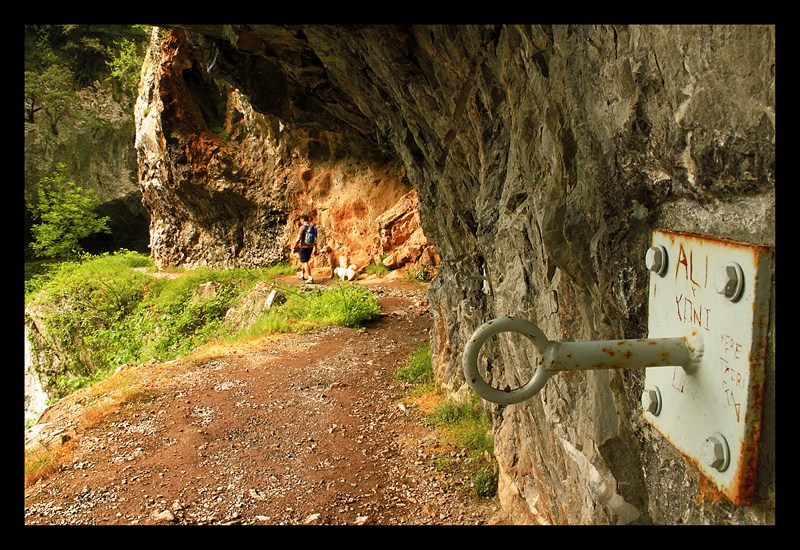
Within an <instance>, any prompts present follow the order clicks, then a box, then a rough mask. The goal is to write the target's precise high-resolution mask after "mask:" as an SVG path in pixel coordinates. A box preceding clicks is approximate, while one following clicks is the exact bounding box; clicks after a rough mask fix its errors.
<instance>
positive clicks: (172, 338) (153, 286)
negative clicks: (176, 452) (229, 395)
mask: <svg viewBox="0 0 800 550" xmlns="http://www.w3.org/2000/svg"><path fill="white" fill-rule="evenodd" d="M154 271H155V270H154V266H153V262H152V260H151V259H150V258H149V257H148V256H145V255H142V254H139V253H133V252H128V251H120V252H118V253H113V254H111V253H109V254H103V255H100V256H90V255H86V256H84V257H83V258H81V259H80V260H77V261H71V262H64V263H59V264H56V263H48V264H38V265H37V266H35V268H33V269H30V270H28V269H26V275H30V276H29V277H28V276H26V285H25V289H26V294H25V305H26V308H27V309H28V310H29V311H30V312H31V313H32V314H34V315H35V316H36V318H37V321H38V322H39V324H40V326H42V327H43V328H44V331H43V334H44V336H45V338H44V343H43V344H42V345H41V346H40V348H41V350H34V351H41V352H42V353H43V354H44V355H45V356H47V357H49V358H50V359H51V361H48V363H49V364H50V365H51V366H50V367H49V369H48V370H47V372H45V373H44V374H45V378H46V379H47V381H48V385H47V387H46V388H45V391H46V392H47V393H48V395H50V396H51V400H58V399H60V398H62V397H64V396H65V395H68V394H69V393H72V392H74V391H76V390H78V389H80V388H83V387H87V386H91V385H92V384H95V383H96V382H98V381H99V380H103V379H105V378H106V377H108V376H109V375H110V374H111V373H113V372H114V371H115V370H116V369H117V368H118V367H120V366H122V365H125V364H127V365H139V364H142V363H145V362H147V361H150V360H156V361H160V362H163V361H169V360H172V359H177V358H180V357H183V356H186V355H188V354H189V353H191V352H192V351H193V350H194V349H196V348H198V347H199V346H202V345H203V344H205V343H208V342H211V341H227V342H232V341H237V340H244V339H252V338H256V337H259V336H261V335H264V334H273V333H285V332H296V331H301V330H311V329H313V328H315V327H318V326H324V325H341V326H347V327H360V326H362V325H363V323H365V322H367V321H369V320H371V319H373V318H375V317H376V316H377V315H378V314H379V313H380V305H379V302H378V299H377V297H375V296H374V295H373V294H372V293H370V292H369V291H368V290H367V289H366V288H365V287H363V286H361V285H358V284H356V283H349V284H341V285H338V286H335V287H333V288H330V289H325V290H323V289H322V288H321V287H315V289H314V290H313V291H311V292H300V291H293V290H291V289H290V288H288V287H287V288H283V289H282V290H283V291H284V293H285V295H286V296H287V300H286V302H285V303H284V304H281V305H278V306H273V307H272V308H270V309H268V310H266V309H265V310H264V311H260V312H254V313H255V315H254V320H253V321H252V322H250V323H248V324H247V326H244V327H238V328H236V329H234V328H233V327H232V326H231V323H230V322H229V321H228V320H226V314H227V313H228V311H229V310H230V309H231V308H233V307H235V306H236V305H237V304H239V303H240V300H242V298H243V297H244V296H246V295H247V293H248V292H249V291H250V290H252V289H253V288H254V287H255V285H256V284H258V283H259V282H264V281H266V282H268V283H270V284H271V285H272V286H273V287H275V288H277V287H278V285H276V284H275V282H274V281H275V278H276V277H278V276H280V275H286V274H290V273H294V272H295V271H296V268H293V267H291V266H289V265H287V264H278V265H275V266H271V267H269V268H263V269H244V268H235V269H224V270H214V269H205V268H204V269H195V270H173V272H175V273H178V274H180V276H178V277H175V278H157V277H155V276H154ZM204 283H213V284H214V285H215V287H216V288H215V292H214V293H213V295H211V296H209V297H199V296H198V295H197V294H196V289H197V288H198V286H200V285H202V284H204Z"/></svg>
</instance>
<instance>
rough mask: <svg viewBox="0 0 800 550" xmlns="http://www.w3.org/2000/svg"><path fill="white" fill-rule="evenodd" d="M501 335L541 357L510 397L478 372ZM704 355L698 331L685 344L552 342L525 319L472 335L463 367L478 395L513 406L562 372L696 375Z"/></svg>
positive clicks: (492, 324) (500, 321) (496, 323)
mask: <svg viewBox="0 0 800 550" xmlns="http://www.w3.org/2000/svg"><path fill="white" fill-rule="evenodd" d="M501 332H517V333H519V334H522V335H524V336H526V337H527V338H528V339H529V340H530V341H531V342H533V345H534V347H535V348H536V351H537V352H538V355H539V356H538V359H537V362H536V372H535V373H534V374H533V376H532V377H531V379H530V380H529V381H528V383H526V384H525V385H524V386H521V387H519V388H515V389H512V390H508V391H503V390H498V389H495V388H493V387H491V386H490V385H489V384H487V383H486V381H485V380H484V379H483V377H482V376H481V374H480V372H478V352H480V350H481V348H482V347H483V345H484V344H485V343H486V341H487V340H488V339H489V338H491V337H492V336H494V335H496V334H499V333H501ZM702 353H703V343H702V340H701V339H700V335H699V333H698V332H697V331H693V332H692V333H691V334H690V335H689V336H688V337H686V338H683V337H678V338H641V339H637V340H595V341H590V342H553V341H550V340H548V339H547V337H546V336H545V335H544V333H543V332H542V331H541V329H540V328H539V327H537V326H536V325H534V324H533V323H531V322H530V321H528V320H526V319H522V318H516V317H498V318H496V319H492V320H491V321H487V322H486V323H484V324H483V325H481V326H480V327H478V329H477V330H476V331H475V332H474V333H473V334H472V337H471V338H470V339H469V341H468V342H467V345H466V346H465V347H464V356H463V359H462V362H463V368H464V377H465V378H466V380H467V384H469V386H470V387H471V388H472V390H473V391H474V392H475V393H477V394H478V395H479V396H480V397H482V398H483V399H485V400H487V401H491V402H493V403H497V404H499V405H512V404H514V403H521V402H522V401H525V400H527V399H530V398H531V397H533V396H534V395H536V394H537V393H539V391H540V390H541V389H542V388H543V387H544V385H545V383H547V381H548V380H549V379H550V377H551V376H553V375H554V374H556V373H558V372H559V371H562V370H597V369H619V368H647V367H659V366H679V367H683V368H684V370H685V371H686V372H687V373H692V372H694V371H695V369H696V368H697V367H698V366H699V364H700V357H701V356H702Z"/></svg>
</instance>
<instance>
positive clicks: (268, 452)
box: [24, 283, 499, 525]
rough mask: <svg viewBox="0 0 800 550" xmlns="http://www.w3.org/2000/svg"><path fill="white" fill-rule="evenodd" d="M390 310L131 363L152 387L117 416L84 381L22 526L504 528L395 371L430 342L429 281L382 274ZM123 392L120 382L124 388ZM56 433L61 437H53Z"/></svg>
mask: <svg viewBox="0 0 800 550" xmlns="http://www.w3.org/2000/svg"><path fill="white" fill-rule="evenodd" d="M373 290H375V291H376V292H377V293H378V294H379V295H380V296H381V305H382V308H383V314H382V316H381V318H380V319H379V320H377V321H375V322H373V323H371V324H370V325H368V326H367V328H366V329H349V328H342V327H332V328H327V329H324V330H322V331H319V332H316V333H313V334H304V335H289V336H282V337H273V338H269V339H264V340H260V341H258V342H253V343H251V344H249V345H246V346H245V345H237V346H236V347H233V348H224V347H220V348H213V349H212V348H209V349H207V350H205V352H204V354H203V355H202V356H201V355H198V356H195V357H193V358H191V359H188V360H183V361H174V362H170V363H165V364H150V365H143V366H140V367H137V368H135V369H127V370H125V371H122V372H120V373H118V374H117V375H116V376H122V375H126V374H127V375H134V373H135V380H136V382H135V385H136V387H140V388H144V390H143V391H139V392H137V393H136V397H135V398H134V399H131V400H128V401H126V402H124V403H123V404H122V405H120V406H119V407H117V408H116V409H115V410H114V412H113V413H112V414H109V415H106V416H104V417H102V418H100V419H94V420H93V419H87V418H86V415H87V412H86V411H87V410H91V408H87V405H89V404H93V403H95V404H96V403H98V402H99V401H101V400H102V399H104V398H105V397H104V396H103V395H102V394H101V395H97V392H96V391H94V392H87V391H84V392H79V393H77V394H75V395H74V396H71V397H70V398H69V399H65V400H63V401H62V402H61V403H59V405H58V406H56V407H53V408H51V409H50V410H48V411H47V412H46V413H45V415H44V416H43V418H42V420H41V421H40V424H39V425H38V426H37V427H36V429H35V430H33V431H32V432H31V434H30V435H31V436H32V435H33V432H36V431H38V434H39V435H38V436H37V437H31V439H30V440H29V441H27V442H26V447H27V448H29V449H33V448H35V447H36V445H37V442H40V443H45V442H46V441H47V440H48V437H47V436H48V434H49V435H50V438H49V440H50V441H54V440H57V441H58V442H59V443H63V444H65V445H69V446H70V448H71V455H70V456H71V458H70V460H69V461H68V462H67V463H65V465H64V466H63V467H62V468H61V469H60V470H59V471H58V472H56V473H55V474H54V475H52V476H50V477H48V478H46V479H44V480H42V481H40V482H38V483H36V484H34V485H33V486H30V487H26V488H25V513H24V523H25V524H26V525H63V524H68V525H84V524H86V525H116V524H120V525H153V524H159V525H161V524H175V525H220V524H225V525H231V524H233V525H322V524H325V525H344V524H347V525H371V524H380V525H435V524H439V525H480V524H488V523H499V521H498V520H497V519H496V518H498V517H499V515H498V508H497V503H496V501H495V500H492V501H485V500H477V499H476V498H475V497H473V496H471V495H470V494H469V491H467V490H465V488H464V481H463V480H462V479H459V478H458V475H457V474H454V473H446V472H443V471H442V470H441V469H437V467H436V464H437V460H441V459H442V458H447V459H451V460H465V459H466V457H464V456H463V451H460V450H459V449H456V448H452V447H450V446H448V445H447V444H445V443H444V442H443V441H442V440H441V438H440V436H438V435H437V434H436V433H435V432H434V431H433V430H432V429H431V428H430V427H428V426H426V425H425V423H424V421H423V417H422V414H421V413H420V411H419V410H418V409H417V408H416V407H414V405H413V404H412V403H411V402H409V401H406V400H405V399H407V398H406V393H405V390H406V388H404V385H403V383H402V382H401V381H399V380H398V379H397V378H396V376H395V372H396V371H397V369H398V368H400V367H402V366H404V365H405V364H406V363H407V361H408V358H409V357H410V356H411V354H412V353H413V351H414V350H415V349H417V347H419V346H420V345H422V344H424V343H426V342H427V341H428V330H429V328H430V315H429V314H428V311H427V302H426V300H425V296H424V289H422V288H421V287H418V286H415V285H407V284H399V283H393V284H387V285H374V286H373ZM116 391H117V392H120V391H124V390H120V389H117V390H116ZM54 434H55V436H54Z"/></svg>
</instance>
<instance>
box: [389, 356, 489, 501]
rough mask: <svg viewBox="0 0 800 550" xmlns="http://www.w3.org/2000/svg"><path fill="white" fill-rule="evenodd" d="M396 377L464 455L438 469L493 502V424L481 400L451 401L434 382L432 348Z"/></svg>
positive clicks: (448, 456) (444, 460) (440, 464)
mask: <svg viewBox="0 0 800 550" xmlns="http://www.w3.org/2000/svg"><path fill="white" fill-rule="evenodd" d="M395 376H396V377H397V378H398V379H400V380H402V381H404V382H406V383H407V384H409V386H410V387H409V388H407V389H406V391H407V393H408V394H409V395H410V396H413V399H414V400H415V401H416V402H417V403H418V404H419V405H420V408H421V410H422V411H423V413H424V414H425V420H426V422H428V423H429V425H431V426H433V427H434V428H435V429H436V431H437V432H438V433H439V434H440V435H441V436H442V437H444V439H445V440H446V441H447V442H448V443H449V444H450V445H451V446H452V447H455V448H458V449H460V450H461V452H460V453H455V456H453V453H448V454H445V455H444V456H442V457H440V458H439V459H438V460H437V467H438V468H439V469H441V470H444V471H448V472H451V473H453V474H454V477H455V479H456V480H457V482H458V483H459V484H460V485H461V487H462V488H464V489H465V490H468V491H469V492H470V493H472V494H473V495H474V496H476V497H480V498H491V497H493V496H494V495H495V494H496V493H497V468H496V465H495V462H494V440H493V438H492V436H491V423H490V421H489V417H488V415H487V414H486V412H485V411H484V410H483V408H482V405H481V402H480V400H479V399H478V397H477V396H476V395H475V394H473V393H470V394H469V395H470V397H469V398H468V399H464V400H460V401H452V400H448V399H446V398H445V397H444V392H442V391H441V388H438V387H437V386H436V384H435V381H434V376H433V367H432V360H431V354H430V345H427V344H426V345H423V346H420V347H419V348H417V349H416V350H415V351H414V353H413V354H412V355H411V357H410V358H409V360H408V362H407V363H406V365H405V366H404V367H401V368H400V369H398V370H397V371H396V372H395Z"/></svg>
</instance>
